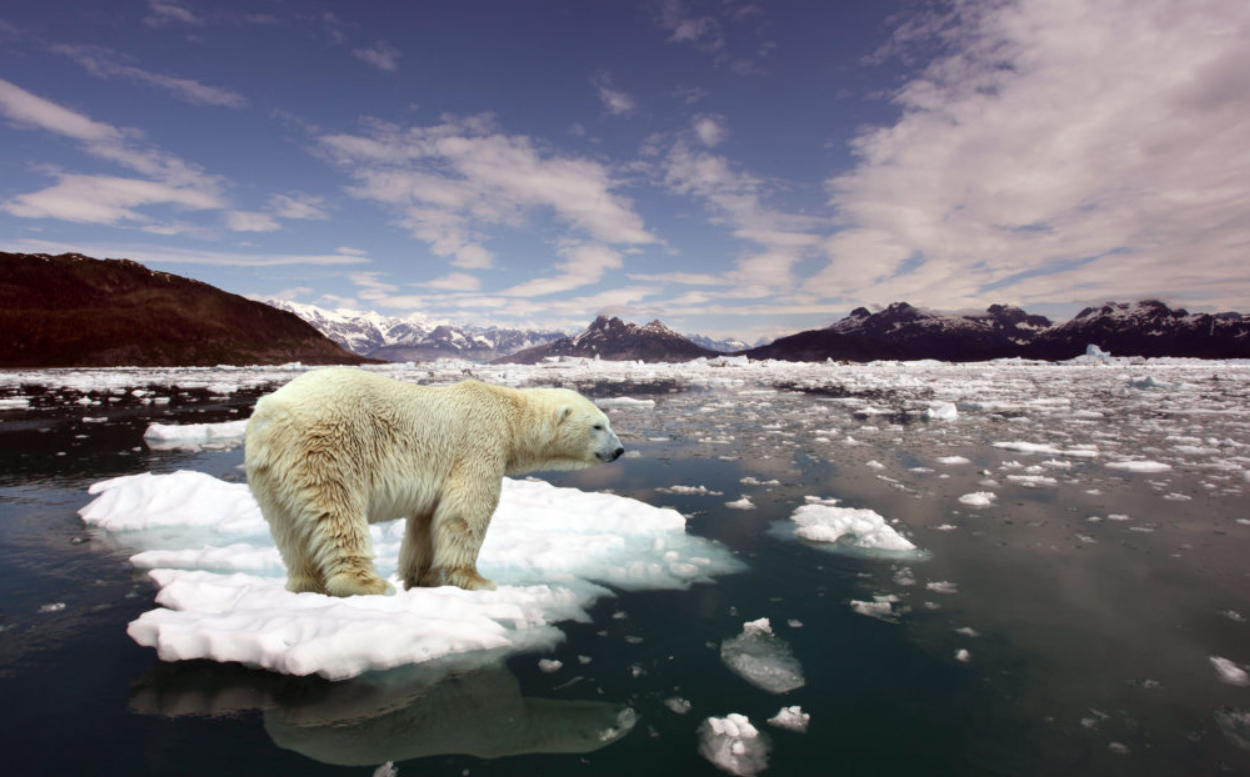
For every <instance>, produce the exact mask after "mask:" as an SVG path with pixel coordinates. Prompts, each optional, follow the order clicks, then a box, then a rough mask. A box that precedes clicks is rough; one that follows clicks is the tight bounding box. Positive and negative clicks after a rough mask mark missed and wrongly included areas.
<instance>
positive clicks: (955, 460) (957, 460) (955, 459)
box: [938, 456, 972, 466]
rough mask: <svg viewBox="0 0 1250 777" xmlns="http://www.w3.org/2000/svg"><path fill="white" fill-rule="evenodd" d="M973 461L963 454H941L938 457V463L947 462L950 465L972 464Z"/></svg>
mask: <svg viewBox="0 0 1250 777" xmlns="http://www.w3.org/2000/svg"><path fill="white" fill-rule="evenodd" d="M971 463H972V461H971V460H970V459H966V458H964V457H963V456H939V457H938V464H946V465H948V466H950V465H954V464H971Z"/></svg>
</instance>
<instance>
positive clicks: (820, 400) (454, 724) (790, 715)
mask: <svg viewBox="0 0 1250 777" xmlns="http://www.w3.org/2000/svg"><path fill="white" fill-rule="evenodd" d="M302 369H303V368H302V367H300V366H298V365H288V366H286V367H284V368H257V369H251V370H248V369H244V370H239V369H220V370H98V371H25V372H14V373H0V394H3V396H0V401H2V404H0V603H2V604H0V698H3V699H4V700H5V704H4V705H3V708H2V709H0V716H3V720H2V721H0V725H2V726H3V728H2V729H0V730H3V731H4V732H5V733H4V735H3V737H4V744H5V751H6V756H7V763H8V764H9V766H8V767H6V771H8V770H12V771H13V773H92V774H148V773H178V774H220V773H222V772H223V771H229V772H231V773H236V774H257V775H260V774H266V775H267V774H276V773H297V774H321V773H325V774H344V773H354V774H366V775H367V774H372V773H374V771H375V770H378V769H380V768H384V767H385V765H386V764H387V763H390V764H391V767H390V768H391V769H392V770H398V773H399V774H428V773H434V774H448V775H452V774H455V775H459V774H464V773H466V772H467V773H469V774H534V773H544V774H566V773H567V774H635V773H638V772H642V771H648V770H649V771H657V770H661V771H663V772H664V773H681V774H685V773H696V774H697V773H706V774H714V773H716V772H717V769H720V770H723V771H726V772H735V773H748V772H749V773H765V774H767V773H774V774H829V773H848V774H860V773H862V774H870V773H871V774H884V773H926V774H995V773H1012V774H1052V773H1056V772H1064V773H1079V774H1108V773H1110V774H1115V773H1124V774H1147V775H1149V774H1160V775H1162V774H1180V773H1220V772H1229V773H1239V772H1245V771H1247V770H1250V749H1248V748H1250V713H1247V710H1248V709H1250V685H1248V683H1250V680H1247V679H1246V678H1247V676H1248V675H1247V673H1246V670H1247V668H1250V639H1248V638H1247V637H1248V634H1250V632H1248V631H1247V630H1248V629H1250V623H1247V618H1250V579H1248V578H1247V573H1248V568H1247V566H1246V564H1245V561H1244V560H1245V558H1247V552H1248V551H1250V511H1247V509H1246V504H1247V501H1246V490H1247V489H1250V480H1248V479H1247V474H1246V473H1247V470H1248V469H1250V388H1248V383H1247V378H1250V367H1248V366H1245V365H1240V364H1234V363H1213V362H1185V361H1174V360H1168V361H1140V360H1134V361H1110V362H1108V361H1106V360H1102V361H1100V362H1099V363H1098V364H1089V365H1085V364H1079V363H1077V364H1069V365H1040V364H1029V363H1019V362H1005V363H994V364H988V365H962V366H959V365H942V364H934V363H912V364H877V365H867V366H855V367H848V366H839V365H783V364H741V363H733V362H728V363H720V364H717V363H706V362H703V363H697V364H695V365H683V366H677V367H671V368H670V367H657V366H647V365H638V364H602V363H593V362H568V363H563V364H555V365H547V366H538V367H531V368H507V367H499V368H481V367H473V366H469V365H460V364H455V365H453V364H442V365H436V366H434V367H427V366H422V367H404V366H400V367H396V368H390V369H389V370H387V371H388V372H391V373H393V374H395V375H396V377H400V378H401V379H405V380H410V381H413V382H417V381H419V382H425V383H446V382H450V381H452V380H455V379H458V378H459V377H461V376H462V374H463V373H464V372H465V371H469V372H472V373H474V374H475V375H476V376H477V377H480V378H483V379H486V380H493V381H495V382H500V383H506V384H509V385H518V386H525V385H567V386H570V387H573V388H578V389H580V390H582V391H583V392H585V393H587V394H588V395H591V396H592V397H595V398H597V399H600V400H603V401H604V405H605V406H607V407H608V410H607V412H609V413H610V415H611V418H612V422H613V426H614V428H615V429H616V430H617V431H618V433H619V434H620V435H621V437H622V440H623V441H624V443H625V445H626V448H627V449H628V450H629V451H630V453H629V454H628V457H627V458H623V459H621V460H620V461H618V462H616V463H615V464H612V465H605V466H603V467H596V468H593V469H588V470H584V471H581V472H574V473H546V474H541V473H540V477H541V478H542V479H544V480H546V481H549V482H550V483H553V484H555V485H557V486H560V487H562V488H575V489H578V490H579V491H580V492H587V493H588V494H599V495H604V494H609V493H610V494H612V495H615V496H616V497H619V498H620V499H621V500H633V501H635V502H637V503H640V504H642V505H645V506H646V507H647V508H648V509H663V508H671V509H672V510H675V511H676V512H677V513H679V514H680V515H681V516H682V517H683V518H684V522H685V526H684V530H683V534H684V535H686V536H687V537H688V540H683V542H687V541H688V542H690V543H691V545H690V547H691V548H694V547H696V545H695V544H696V543H702V544H700V545H698V547H699V548H701V549H700V550H698V551H697V552H696V551H694V550H690V551H687V550H686V547H685V546H683V547H682V549H681V552H682V553H685V554H686V556H679V557H677V558H673V557H669V558H668V559H667V562H668V563H673V564H676V566H674V567H672V569H675V570H677V571H679V572H680V571H682V570H686V569H687V567H686V566H682V565H683V564H687V563H688V561H689V559H688V558H687V557H688V556H694V557H698V558H704V557H706V558H707V560H708V565H709V566H708V571H706V573H699V574H698V576H697V578H692V579H690V580H689V581H688V582H689V584H688V585H686V584H678V583H673V584H671V585H666V586H653V585H647V584H639V585H632V586H629V585H621V584H620V579H619V578H616V582H615V583H614V582H613V579H614V578H613V575H612V573H610V572H609V571H607V569H606V567H605V570H604V571H603V572H602V574H601V575H600V577H601V578H602V579H601V580H599V581H597V582H596V581H595V580H594V579H593V578H595V572H594V571H593V570H591V571H589V572H584V573H583V572H579V573H578V574H585V575H587V577H586V578H585V579H584V582H586V583H587V584H590V585H594V586H597V587H598V588H600V589H601V590H600V591H597V592H595V593H594V595H593V596H587V597H586V598H585V599H583V600H579V601H580V602H581V603H580V604H579V607H578V608H577V609H574V610H570V611H569V612H568V613H567V614H566V616H561V617H556V616H552V617H551V622H550V623H549V624H547V625H548V626H549V627H550V629H551V631H550V632H545V634H546V637H545V638H544V639H542V640H538V641H535V642H525V643H519V644H517V645H514V646H512V647H508V646H504V647H496V648H493V649H479V650H466V651H463V652H455V653H451V654H447V655H444V656H441V657H440V658H438V659H431V660H427V661H422V662H420V663H409V664H405V665H401V666H397V667H395V668H393V669H388V670H386V671H365V672H363V673H360V674H357V675H356V676H353V677H351V678H350V679H344V680H338V681H333V680H330V679H326V677H323V676H318V675H317V674H316V673H312V674H310V675H308V676H303V677H299V676H292V675H289V674H280V673H277V672H270V671H264V670H261V669H258V668H255V667H249V666H243V665H240V664H237V663H229V662H218V661H212V660H204V659H198V660H191V661H173V662H162V661H160V660H159V659H158V658H157V655H156V651H154V650H153V649H151V648H147V647H141V646H140V645H138V644H136V642H135V641H134V640H133V639H132V638H131V637H130V636H128V635H127V627H128V625H129V624H131V623H133V622H135V621H138V620H140V619H141V618H142V617H144V616H145V614H149V613H152V612H155V611H159V610H160V609H162V608H161V606H160V605H159V603H158V602H157V601H156V596H157V585H156V583H155V582H154V581H153V578H152V577H151V575H150V574H149V573H147V572H145V571H143V570H142V569H139V568H136V566H135V563H133V562H132V561H131V559H132V557H135V555H136V553H138V552H140V551H142V550H145V548H139V547H135V546H134V545H133V544H128V542H134V540H135V538H134V536H128V535H127V533H126V532H118V531H110V530H106V529H102V528H96V527H91V526H88V525H87V524H86V523H85V522H84V520H83V518H82V517H80V515H79V511H80V510H83V508H85V507H87V506H88V505H89V504H91V503H92V502H93V500H94V499H95V498H98V495H92V494H90V493H88V490H89V489H90V488H91V487H92V486H93V485H96V484H98V483H102V482H104V481H108V480H110V479H113V478H118V477H124V476H129V475H137V474H142V473H154V474H155V475H158V476H171V479H169V480H159V481H157V482H158V483H171V484H172V483H174V482H175V480H174V479H172V474H173V473H176V472H178V471H183V470H189V471H194V472H198V473H203V474H204V475H207V476H211V477H212V478H214V479H216V480H217V481H220V482H221V483H222V484H241V483H243V482H244V477H243V474H242V471H241V470H240V468H239V465H240V464H241V461H242V452H241V449H240V448H239V445H238V440H237V439H235V438H232V437H231V436H230V435H229V431H230V429H231V427H230V426H229V425H230V424H231V423H233V424H235V425H236V426H237V424H238V422H239V421H241V420H243V419H246V417H247V415H248V414H249V412H250V408H251V406H252V405H253V404H254V402H255V399H256V398H257V397H258V396H259V395H260V394H262V393H263V392H265V391H267V390H271V389H272V388H276V387H277V386H278V385H281V383H283V382H284V381H285V380H289V379H290V377H293V376H294V375H296V374H299V372H300V371H302ZM626 400H628V401H626ZM152 424H164V425H167V426H168V425H174V426H186V427H187V429H188V431H187V433H186V434H185V435H182V436H181V440H180V433H178V432H176V431H175V432H172V433H170V432H169V431H168V430H167V429H166V430H163V431H160V432H158V433H157V434H150V435H149V434H148V432H149V430H150V429H151V427H152ZM192 424H198V425H207V426H204V428H203V429H201V430H199V431H191V427H190V425H192ZM145 435H147V437H146V438H145ZM173 494H174V492H173V491H172V490H171V491H170V492H169V495H170V500H171V504H170V511H171V512H172V511H174V510H175V508H177V509H182V510H187V509H188V508H189V511H190V513H191V514H194V512H195V508H196V507H197V504H196V503H194V502H188V501H187V500H185V499H184V500H183V501H182V502H181V503H178V504H174V503H173V501H174V496H173ZM572 501H573V500H569V502H568V503H571V502H572ZM620 504H622V505H627V504H628V503H627V502H625V501H622V502H621V503H620ZM198 506H199V507H201V508H202V510H203V511H204V512H206V513H208V512H211V511H212V510H213V509H214V507H213V504H212V503H211V502H210V501H209V500H205V501H203V502H201V503H200V504H199V505H198ZM559 506H560V504H559V503H558V502H552V503H550V507H551V512H557V511H558V508H559ZM595 509H598V508H595ZM593 512H594V510H593V509H592V510H591V511H590V513H593ZM590 513H588V515H590ZM590 517H593V516H592V515H590ZM533 520H534V521H535V522H539V521H542V520H544V519H543V518H542V517H538V518H534V519H533ZM562 520H563V519H562ZM569 520H572V519H569ZM810 527H816V529H815V530H810ZM805 528H808V529H809V530H808V531H804V529H805ZM168 531H171V532H172V531H175V530H174V529H169V530H168ZM177 531H179V532H181V531H183V529H181V528H179V529H177ZM501 536H502V535H501ZM874 538H875V539H874ZM164 539H165V540H168V541H170V542H173V541H175V540H179V541H181V538H180V537H175V536H172V535H171V536H166V537H164ZM660 540H661V541H662V542H663V541H665V540H664V539H663V538H660ZM900 540H901V541H900ZM655 541H656V538H651V540H650V544H643V543H635V545H637V547H636V548H633V549H626V550H622V551H621V553H622V554H625V553H627V552H628V553H635V551H636V554H637V555H636V556H625V555H622V556H619V557H617V560H618V561H619V560H620V559H623V558H631V559H635V560H637V559H644V558H653V557H654V558H657V559H659V562H657V563H664V562H665V552H666V551H667V550H669V549H670V548H668V547H657V546H656V545H655V544H654V543H655ZM667 541H668V542H672V541H673V540H672V537H669V538H668V539H667ZM256 542H257V543H262V542H263V537H261V538H260V539H257V540H256ZM210 544H211V543H210ZM907 546H911V547H907ZM631 547H632V546H631ZM643 554H651V555H649V556H645V555H643ZM656 554H658V555H656ZM205 558H207V557H205ZM724 559H730V560H732V561H733V562H734V563H733V564H730V563H722V562H723V561H724ZM240 563H244V564H245V563H246V560H245V561H244V562H240ZM619 567H620V565H619V564H617V565H616V568H618V569H619ZM547 569H548V572H549V573H550V574H551V575H552V580H550V581H549V582H550V583H551V584H552V585H559V584H560V583H561V579H559V578H560V575H562V574H564V572H563V571H562V570H560V571H559V573H558V574H557V572H556V571H553V570H555V569H556V568H555V567H548V568H547ZM192 571H194V570H192ZM503 571H504V572H505V574H507V569H504V570H503ZM695 571H696V572H697V571H698V570H695ZM217 572H221V570H217ZM215 573H216V572H215ZM256 574H258V575H261V574H263V571H257V572H256ZM158 577H159V576H158ZM578 579H579V580H582V579H583V578H580V577H579V578H578ZM227 590H228V589H227ZM763 623H766V624H767V626H768V628H767V631H764V630H763ZM430 628H431V629H432V630H436V629H437V628H438V624H435V623H433V622H431V626H430ZM272 633H273V634H274V635H282V634H289V633H290V632H283V631H282V630H281V629H274V630H273V631H272ZM189 638H192V639H201V640H202V641H203V654H204V655H209V656H212V655H216V654H217V652H216V651H218V650H219V649H224V648H223V645H224V644H226V643H224V642H222V641H221V640H222V639H223V638H222V637H221V634H220V632H215V631H209V630H204V631H200V632H197V631H194V630H192V631H191V632H190V634H189ZM277 638H281V639H287V638H286V637H277V636H276V637H275V639H277ZM288 641H289V640H288ZM271 647H272V650H273V651H276V652H280V651H281V650H283V649H284V645H273V646H271ZM744 656H745V657H747V658H749V659H751V660H750V662H749V663H750V665H751V666H752V667H753V668H758V666H759V665H760V663H761V662H762V663H763V665H764V668H763V673H762V675H760V676H763V677H769V676H772V677H776V676H781V677H786V678H791V679H792V680H793V681H790V682H777V683H770V682H762V683H761V682H752V681H751V675H750V673H747V674H745V675H744V673H743V672H742V671H740V669H741V666H735V664H739V665H741V664H742V663H743V662H742V659H743V657H744ZM770 660H771V661H772V663H771V664H770V663H769V662H770ZM798 678H801V681H799V679H798ZM793 708H798V710H794V709H793ZM770 720H777V721H779V722H777V723H770V722H769V721H770ZM793 720H804V721H805V722H806V724H807V727H806V730H805V731H803V730H801V727H795V726H789V727H787V726H784V725H781V723H780V721H793ZM379 773H384V772H379Z"/></svg>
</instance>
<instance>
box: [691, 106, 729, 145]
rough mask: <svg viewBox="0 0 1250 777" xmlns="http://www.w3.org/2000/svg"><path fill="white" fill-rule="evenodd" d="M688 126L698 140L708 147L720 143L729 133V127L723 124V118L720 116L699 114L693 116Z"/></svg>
mask: <svg viewBox="0 0 1250 777" xmlns="http://www.w3.org/2000/svg"><path fill="white" fill-rule="evenodd" d="M690 126H691V129H693V130H694V134H695V137H697V138H698V139H699V142H700V143H702V144H703V145H705V146H707V147H708V148H711V147H713V146H718V145H720V143H721V141H723V140H724V139H725V138H726V137H727V136H728V135H729V128H728V127H726V126H725V120H724V118H723V117H721V116H711V115H707V114H701V115H699V116H696V117H695V118H694V121H692V122H691V125H690Z"/></svg>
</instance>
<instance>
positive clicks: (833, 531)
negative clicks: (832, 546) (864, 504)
mask: <svg viewBox="0 0 1250 777" xmlns="http://www.w3.org/2000/svg"><path fill="white" fill-rule="evenodd" d="M790 520H791V521H793V522H794V523H796V524H798V528H796V529H795V530H794V533H795V534H796V535H798V536H799V537H802V538H803V539H805V540H810V541H812V542H825V543H838V544H842V545H849V546H852V547H855V548H861V549H872V550H885V551H914V550H916V546H915V545H913V544H912V543H911V542H910V541H908V540H907V539H906V538H905V537H903V535H901V534H899V533H898V532H896V531H895V530H894V529H893V528H892V527H891V526H890V525H889V524H887V523H886V522H885V518H883V517H881V516H880V515H878V514H877V513H875V512H873V511H872V510H869V509H866V508H853V507H837V506H836V505H830V504H805V505H802V506H800V507H799V508H797V509H796V510H795V511H794V514H793V515H791V516H790Z"/></svg>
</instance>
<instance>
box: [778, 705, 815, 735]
mask: <svg viewBox="0 0 1250 777" xmlns="http://www.w3.org/2000/svg"><path fill="white" fill-rule="evenodd" d="M811 720H812V716H811V715H809V714H808V713H806V712H804V711H803V708H802V707H800V706H798V705H795V706H793V707H782V708H781V709H779V710H777V714H776V715H773V716H772V717H771V718H769V719H768V724H769V725H771V726H776V727H777V728H784V729H789V730H790V731H797V732H799V733H800V734H805V733H807V724H808V723H810V722H811Z"/></svg>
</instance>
